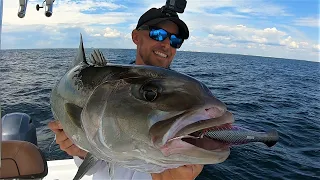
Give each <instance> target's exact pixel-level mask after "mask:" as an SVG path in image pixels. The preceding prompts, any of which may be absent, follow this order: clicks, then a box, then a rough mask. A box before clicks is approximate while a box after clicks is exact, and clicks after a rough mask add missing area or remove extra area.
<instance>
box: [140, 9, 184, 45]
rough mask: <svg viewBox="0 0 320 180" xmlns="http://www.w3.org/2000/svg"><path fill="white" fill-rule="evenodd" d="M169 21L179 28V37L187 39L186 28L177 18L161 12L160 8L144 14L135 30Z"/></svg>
mask: <svg viewBox="0 0 320 180" xmlns="http://www.w3.org/2000/svg"><path fill="white" fill-rule="evenodd" d="M165 20H169V21H172V22H174V23H175V24H176V25H177V26H178V28H179V36H181V38H183V39H188V38H189V29H188V26H187V25H186V24H185V23H184V22H183V21H182V20H181V19H179V16H178V15H177V14H176V15H173V14H170V13H165V12H162V9H161V8H151V9H149V10H148V11H147V12H145V13H144V14H143V15H142V16H141V17H140V18H139V21H138V24H137V27H136V29H138V28H139V27H140V26H142V25H149V26H150V25H151V26H152V25H156V24H158V23H160V22H162V21H165Z"/></svg>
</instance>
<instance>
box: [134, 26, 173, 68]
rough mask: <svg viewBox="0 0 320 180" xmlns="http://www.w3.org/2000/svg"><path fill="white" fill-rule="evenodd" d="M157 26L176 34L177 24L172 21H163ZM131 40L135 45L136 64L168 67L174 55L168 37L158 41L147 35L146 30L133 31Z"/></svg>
mask: <svg viewBox="0 0 320 180" xmlns="http://www.w3.org/2000/svg"><path fill="white" fill-rule="evenodd" d="M157 27H159V28H162V29H164V30H166V31H167V32H169V33H172V34H178V32H179V29H178V26H177V25H176V24H175V23H173V22H172V21H163V22H161V23H159V24H158V25H157ZM133 34H135V35H133V36H132V37H133V41H134V43H135V44H136V45H137V60H136V64H140V65H142V64H145V65H152V66H159V67H164V68H168V67H169V66H170V64H171V62H172V60H173V58H174V56H175V55H176V49H175V48H173V47H171V46H170V40H169V37H167V38H166V39H165V40H164V41H162V42H159V41H156V40H153V39H151V38H150V37H149V31H148V30H140V31H136V30H135V32H134V33H133Z"/></svg>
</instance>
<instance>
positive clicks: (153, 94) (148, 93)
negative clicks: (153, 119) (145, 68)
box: [142, 86, 158, 102]
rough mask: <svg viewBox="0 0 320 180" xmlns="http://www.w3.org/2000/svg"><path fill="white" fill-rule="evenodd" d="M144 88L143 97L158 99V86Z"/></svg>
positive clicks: (150, 99)
mask: <svg viewBox="0 0 320 180" xmlns="http://www.w3.org/2000/svg"><path fill="white" fill-rule="evenodd" d="M142 90H143V98H144V99H145V100H147V101H150V102H152V101H154V100H155V99H157V97H158V90H157V88H156V87H150V86H147V87H144V88H142Z"/></svg>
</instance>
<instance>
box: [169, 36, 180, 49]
mask: <svg viewBox="0 0 320 180" xmlns="http://www.w3.org/2000/svg"><path fill="white" fill-rule="evenodd" d="M170 44H171V45H172V47H175V48H179V47H181V45H182V39H181V38H178V37H177V36H176V35H171V37H170Z"/></svg>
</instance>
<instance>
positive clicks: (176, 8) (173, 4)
mask: <svg viewBox="0 0 320 180" xmlns="http://www.w3.org/2000/svg"><path fill="white" fill-rule="evenodd" d="M186 6H187V1H186V0H167V2H166V5H164V6H162V7H161V12H162V13H164V14H166V15H167V16H172V17H174V16H178V14H177V13H183V12H184V9H185V8H186Z"/></svg>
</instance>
